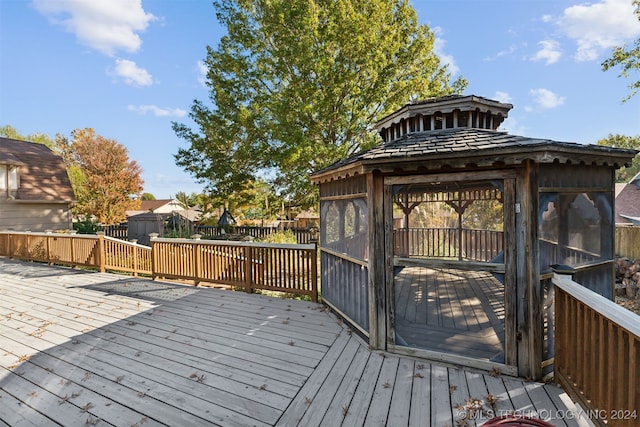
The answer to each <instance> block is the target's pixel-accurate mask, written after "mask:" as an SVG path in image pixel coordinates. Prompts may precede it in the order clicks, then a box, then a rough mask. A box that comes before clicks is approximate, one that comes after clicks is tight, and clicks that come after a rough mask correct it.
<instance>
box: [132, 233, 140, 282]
mask: <svg viewBox="0 0 640 427" xmlns="http://www.w3.org/2000/svg"><path fill="white" fill-rule="evenodd" d="M130 242H131V243H133V245H131V253H132V257H133V277H138V264H139V263H138V248H137V247H136V244H137V243H138V239H131V240H130Z"/></svg>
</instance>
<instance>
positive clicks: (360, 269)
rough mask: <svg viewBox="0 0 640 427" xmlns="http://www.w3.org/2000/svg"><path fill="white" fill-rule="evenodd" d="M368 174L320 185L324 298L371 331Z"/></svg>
mask: <svg viewBox="0 0 640 427" xmlns="http://www.w3.org/2000/svg"><path fill="white" fill-rule="evenodd" d="M366 186H367V182H366V179H365V177H364V176H360V177H354V178H349V179H346V180H342V181H337V182H332V183H328V184H324V185H322V186H321V187H320V217H321V218H322V229H321V234H320V240H321V243H322V249H321V255H320V262H321V270H320V271H321V275H322V282H321V283H322V289H321V291H322V298H323V300H324V301H325V302H327V303H328V304H330V305H331V306H332V307H333V308H335V309H336V310H338V311H340V312H342V313H343V314H344V315H346V316H347V317H348V318H349V319H351V320H352V321H353V322H354V323H355V324H356V325H357V326H358V327H359V328H360V329H361V331H362V332H364V333H367V332H368V331H369V312H368V298H369V295H368V286H367V284H368V280H369V274H368V268H367V266H368V259H369V242H368V231H369V223H368V217H369V208H368V206H367V198H366Z"/></svg>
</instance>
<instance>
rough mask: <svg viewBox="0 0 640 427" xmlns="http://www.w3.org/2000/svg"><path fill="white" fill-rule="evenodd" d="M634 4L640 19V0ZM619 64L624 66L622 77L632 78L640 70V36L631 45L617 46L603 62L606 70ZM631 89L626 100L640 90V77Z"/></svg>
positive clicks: (631, 85)
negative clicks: (632, 74)
mask: <svg viewBox="0 0 640 427" xmlns="http://www.w3.org/2000/svg"><path fill="white" fill-rule="evenodd" d="M633 5H634V6H635V8H636V9H635V14H636V17H637V18H638V20H639V21H640V0H634V1H633ZM617 66H621V67H622V70H621V71H620V77H624V78H630V77H631V73H632V72H634V71H635V72H638V71H640V38H638V39H637V40H636V41H635V42H634V43H633V45H631V46H626V45H623V46H617V47H616V48H614V49H613V52H612V53H611V57H610V58H608V59H606V60H605V61H604V62H603V63H602V69H603V70H604V71H607V70H609V69H610V68H613V67H617ZM629 89H630V90H631V93H630V94H629V96H627V97H626V98H625V99H624V101H628V100H629V99H631V98H632V97H633V96H634V95H636V94H637V93H638V91H639V90H640V79H638V80H636V81H634V82H632V83H631V84H630V85H629Z"/></svg>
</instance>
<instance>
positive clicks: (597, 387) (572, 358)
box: [552, 273, 640, 426]
mask: <svg viewBox="0 0 640 427" xmlns="http://www.w3.org/2000/svg"><path fill="white" fill-rule="evenodd" d="M552 282H553V284H554V285H555V360H554V371H555V372H554V375H555V378H556V381H558V382H559V383H560V385H561V386H562V387H563V388H564V389H565V391H567V392H568V393H569V394H570V395H571V396H572V397H573V398H574V399H577V400H579V401H580V402H581V403H582V404H583V406H584V407H586V408H588V414H589V418H590V419H591V420H592V421H594V422H596V423H598V424H600V425H605V424H606V425H613V426H637V425H638V424H639V423H640V321H639V320H640V319H639V318H638V316H637V315H636V314H634V313H632V312H631V311H629V310H627V309H625V308H623V307H620V306H619V305H617V304H615V303H614V302H612V301H610V300H608V299H606V298H604V297H602V296H600V295H598V294H597V293H595V292H592V291H590V290H588V289H586V288H585V287H583V286H582V285H580V284H578V283H576V282H574V281H573V280H572V279H571V276H570V275H567V274H558V273H554V275H553V278H552Z"/></svg>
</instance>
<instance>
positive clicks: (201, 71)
mask: <svg viewBox="0 0 640 427" xmlns="http://www.w3.org/2000/svg"><path fill="white" fill-rule="evenodd" d="M196 67H197V68H196V70H197V72H198V83H200V84H201V85H202V86H203V87H206V86H207V72H208V71H209V70H208V69H207V66H206V65H205V63H204V62H202V61H198V63H197V64H196Z"/></svg>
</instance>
